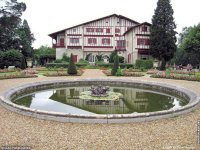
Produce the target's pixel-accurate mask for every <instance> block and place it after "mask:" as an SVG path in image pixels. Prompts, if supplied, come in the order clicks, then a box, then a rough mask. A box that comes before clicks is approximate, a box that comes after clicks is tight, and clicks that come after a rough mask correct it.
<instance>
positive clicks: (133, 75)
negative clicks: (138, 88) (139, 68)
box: [123, 71, 144, 77]
mask: <svg viewBox="0 0 200 150" xmlns="http://www.w3.org/2000/svg"><path fill="white" fill-rule="evenodd" d="M123 76H131V77H142V76H144V74H142V73H137V72H130V71H123Z"/></svg>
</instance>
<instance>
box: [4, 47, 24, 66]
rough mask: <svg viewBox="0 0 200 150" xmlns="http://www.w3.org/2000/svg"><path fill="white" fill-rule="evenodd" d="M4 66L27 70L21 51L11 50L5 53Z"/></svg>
mask: <svg viewBox="0 0 200 150" xmlns="http://www.w3.org/2000/svg"><path fill="white" fill-rule="evenodd" d="M3 66H6V67H8V66H15V67H17V68H21V69H25V68H26V61H25V58H24V56H23V55H22V54H21V53H20V52H19V51H17V50H15V49H11V50H8V51H6V52H4V53H3Z"/></svg>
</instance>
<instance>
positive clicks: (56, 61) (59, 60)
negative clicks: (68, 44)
mask: <svg viewBox="0 0 200 150" xmlns="http://www.w3.org/2000/svg"><path fill="white" fill-rule="evenodd" d="M54 63H62V60H61V59H56V60H54Z"/></svg>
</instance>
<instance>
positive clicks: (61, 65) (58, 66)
mask: <svg viewBox="0 0 200 150" xmlns="http://www.w3.org/2000/svg"><path fill="white" fill-rule="evenodd" d="M68 65H69V63H47V64H46V67H47V68H61V67H63V68H67V67H68ZM76 66H77V67H80V68H84V67H86V66H87V64H86V63H77V64H76ZM112 66H113V63H99V64H97V66H96V67H104V68H111V67H112ZM131 67H133V64H120V68H122V69H124V68H131Z"/></svg>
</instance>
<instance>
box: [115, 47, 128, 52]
mask: <svg viewBox="0 0 200 150" xmlns="http://www.w3.org/2000/svg"><path fill="white" fill-rule="evenodd" d="M115 50H116V51H126V47H125V46H115Z"/></svg>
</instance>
